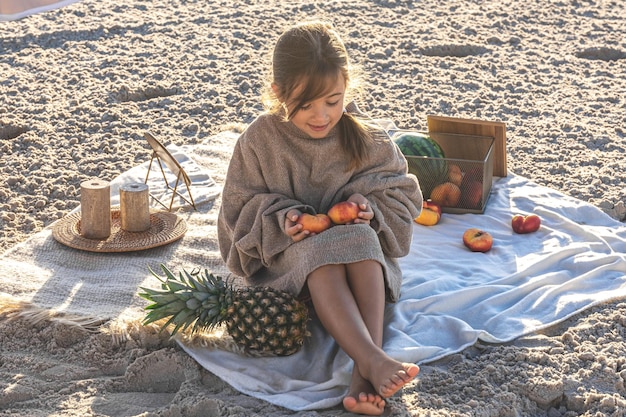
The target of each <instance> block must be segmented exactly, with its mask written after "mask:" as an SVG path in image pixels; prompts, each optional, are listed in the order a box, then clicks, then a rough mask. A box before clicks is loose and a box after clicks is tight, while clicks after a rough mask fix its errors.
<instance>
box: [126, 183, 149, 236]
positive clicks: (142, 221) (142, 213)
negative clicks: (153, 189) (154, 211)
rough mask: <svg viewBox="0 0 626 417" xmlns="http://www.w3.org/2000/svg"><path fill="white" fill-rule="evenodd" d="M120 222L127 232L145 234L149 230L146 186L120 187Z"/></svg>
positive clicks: (136, 184) (129, 185)
mask: <svg viewBox="0 0 626 417" xmlns="http://www.w3.org/2000/svg"><path fill="white" fill-rule="evenodd" d="M120 221H121V227H122V229H123V230H126V231H127V232H145V231H146V230H148V229H149V228H150V195H149V191H148V186H147V185H146V184H143V183H131V184H126V185H123V186H121V187H120Z"/></svg>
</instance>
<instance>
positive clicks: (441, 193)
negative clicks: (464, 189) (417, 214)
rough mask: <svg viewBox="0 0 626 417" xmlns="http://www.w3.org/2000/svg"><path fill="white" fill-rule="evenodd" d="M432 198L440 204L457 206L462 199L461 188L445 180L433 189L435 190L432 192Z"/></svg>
mask: <svg viewBox="0 0 626 417" xmlns="http://www.w3.org/2000/svg"><path fill="white" fill-rule="evenodd" d="M430 199H431V200H432V202H433V203H435V204H438V205H439V206H443V207H456V205H457V204H459V200H460V199H461V189H460V188H459V186H458V185H456V184H453V183H451V182H449V181H448V182H444V183H443V184H439V185H437V186H436V187H435V188H434V189H433V192H432V193H430Z"/></svg>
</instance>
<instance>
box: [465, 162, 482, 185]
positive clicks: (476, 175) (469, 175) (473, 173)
mask: <svg viewBox="0 0 626 417" xmlns="http://www.w3.org/2000/svg"><path fill="white" fill-rule="evenodd" d="M463 179H467V180H474V181H478V182H481V183H482V182H483V168H482V166H474V167H472V168H470V169H468V170H467V172H466V173H465V175H463Z"/></svg>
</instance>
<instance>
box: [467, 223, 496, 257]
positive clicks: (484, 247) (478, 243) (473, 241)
mask: <svg viewBox="0 0 626 417" xmlns="http://www.w3.org/2000/svg"><path fill="white" fill-rule="evenodd" d="M463 244H464V245H465V246H467V247H468V249H469V250H471V251H472V252H488V251H489V250H490V249H491V246H493V237H492V236H491V235H490V234H489V232H485V231H484V230H480V229H476V228H470V229H467V230H466V231H465V233H463Z"/></svg>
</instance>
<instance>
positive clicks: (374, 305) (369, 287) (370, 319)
mask: <svg viewBox="0 0 626 417" xmlns="http://www.w3.org/2000/svg"><path fill="white" fill-rule="evenodd" d="M346 268H347V278H348V284H349V285H350V289H351V291H352V294H353V295H354V299H355V300H356V303H357V305H358V306H359V311H360V312H361V317H362V318H363V321H364V322H365V325H366V326H367V328H368V330H369V332H370V336H371V338H372V342H373V343H374V344H375V345H376V346H378V347H379V348H381V349H382V345H383V327H384V320H385V317H384V314H385V281H384V277H383V270H382V267H381V265H380V264H379V263H378V262H376V261H362V262H356V263H352V264H348V265H346ZM385 356H386V354H385ZM387 358H388V359H389V360H390V362H389V363H388V365H386V366H388V368H387V369H394V368H395V367H397V365H398V364H399V362H397V361H395V360H393V359H391V358H389V357H388V356H387ZM401 366H402V368H403V370H402V371H400V372H399V374H396V375H394V376H393V377H392V378H391V380H390V381H389V382H387V383H386V384H385V385H384V386H381V387H375V388H376V391H377V392H379V393H380V394H381V395H382V396H383V397H390V396H391V395H393V394H394V393H395V392H396V391H398V390H399V389H400V388H401V387H402V386H403V385H404V384H406V383H407V382H409V381H410V380H411V379H413V378H414V377H415V376H416V375H417V373H418V372H419V367H417V365H414V364H401ZM355 368H357V367H356V366H355ZM398 377H399V378H398Z"/></svg>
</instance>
